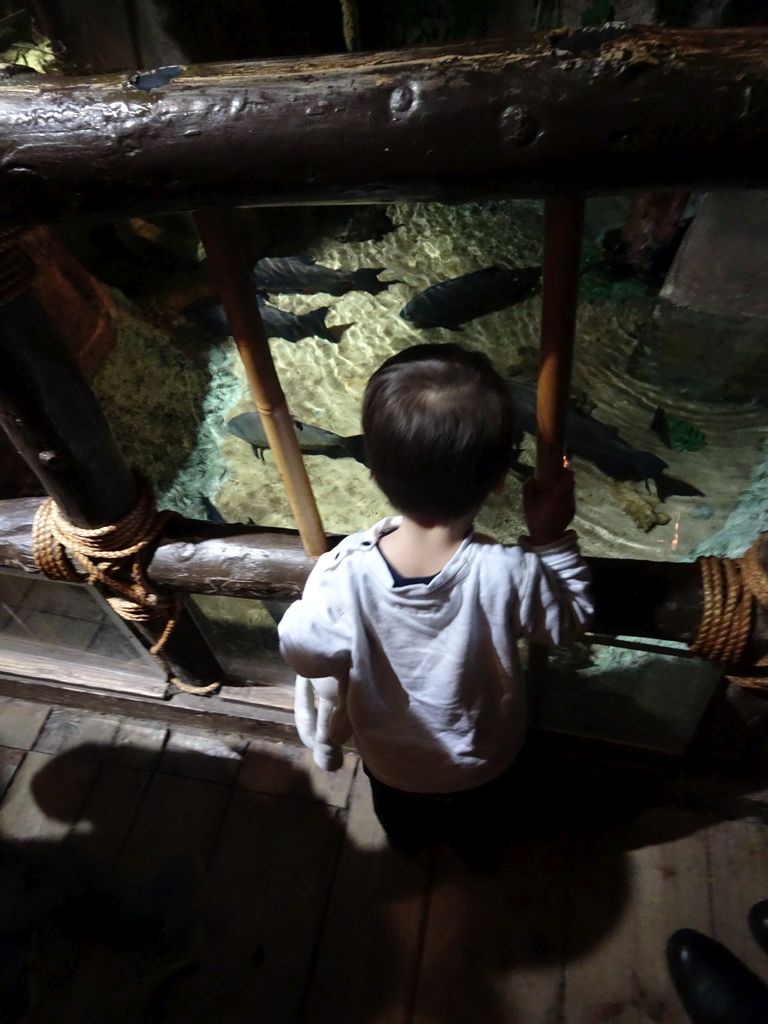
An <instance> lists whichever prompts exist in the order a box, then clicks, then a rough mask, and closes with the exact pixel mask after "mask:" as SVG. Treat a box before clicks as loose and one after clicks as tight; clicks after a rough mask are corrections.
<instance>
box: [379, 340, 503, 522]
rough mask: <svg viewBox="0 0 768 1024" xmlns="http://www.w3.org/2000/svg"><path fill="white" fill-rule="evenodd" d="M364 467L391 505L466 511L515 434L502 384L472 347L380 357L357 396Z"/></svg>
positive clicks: (485, 489)
mask: <svg viewBox="0 0 768 1024" xmlns="http://www.w3.org/2000/svg"><path fill="white" fill-rule="evenodd" d="M363 435H364V439H365V451H366V457H367V462H368V466H369V468H370V470H371V473H372V474H373V478H374V479H375V481H376V483H377V484H378V485H379V487H380V488H381V489H382V491H383V492H384V494H386V496H387V498H389V500H390V502H391V503H392V505H393V506H394V507H395V508H396V509H399V510H400V511H401V512H404V513H405V514H406V515H409V516H411V517H413V518H416V519H419V518H420V519H425V520H428V521H433V522H445V521H448V520H450V519H457V518H459V517H460V516H463V515H466V514H468V513H471V512H473V511H474V510H475V509H477V508H479V507H480V505H482V503H483V501H484V500H485V498H487V496H488V494H489V493H490V492H491V490H492V489H493V487H494V486H495V485H496V484H497V483H498V482H499V481H500V480H501V479H502V477H503V475H504V473H505V472H506V470H507V468H508V467H509V463H510V459H511V458H512V454H513V451H514V448H515V445H516V442H517V440H518V436H519V435H518V430H517V424H516V416H515V408H514V404H513V402H512V398H511V396H510V393H509V389H508V387H507V385H506V384H505V383H504V380H503V378H502V377H501V376H499V374H498V373H497V372H496V370H494V368H493V366H492V365H491V362H490V360H489V359H488V358H487V357H486V356H484V355H483V354H482V353H480V352H471V351H469V350H468V349H465V348H462V347H461V346H460V345H453V344H445V345H414V346H413V348H409V349H406V350H405V351H404V352H400V353H398V354H397V355H395V356H392V357H391V358H390V359H387V361H386V362H385V363H383V364H382V365H381V366H380V367H379V369H378V370H377V371H376V372H375V373H374V374H373V376H372V377H371V379H370V380H369V381H368V385H367V387H366V389H365V396H364V398H363Z"/></svg>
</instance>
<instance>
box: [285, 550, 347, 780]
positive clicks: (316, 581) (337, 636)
mask: <svg viewBox="0 0 768 1024" xmlns="http://www.w3.org/2000/svg"><path fill="white" fill-rule="evenodd" d="M333 564H334V563H333V562H332V561H331V560H330V559H329V558H328V556H326V555H323V556H321V558H320V559H318V562H317V565H316V566H315V568H314V569H313V570H312V572H311V573H310V575H309V578H308V580H307V583H306V585H305V587H304V594H303V596H302V598H301V600H300V601H296V602H295V603H294V604H292V605H291V606H290V607H289V608H288V610H287V611H286V613H285V615H284V616H283V618H282V619H281V620H280V624H279V626H278V633H279V636H280V651H281V653H282V655H283V657H284V658H285V660H286V661H287V662H288V664H289V665H290V666H291V667H292V668H293V669H294V670H295V671H296V672H297V673H298V676H297V678H296V691H295V697H294V719H295V722H296V730H297V732H298V734H299V737H300V739H301V741H302V743H303V744H304V745H305V746H306V747H309V749H310V750H311V751H312V753H313V757H314V760H315V763H316V764H317V765H318V766H319V767H320V768H323V769H324V770H325V771H336V770H337V769H338V768H340V767H341V763H342V750H341V745H342V743H344V742H345V741H346V740H348V739H349V737H350V735H351V727H350V724H349V718H348V716H347V710H346V691H347V680H348V676H349V664H350V636H349V631H348V629H347V621H346V618H345V615H344V610H343V608H341V607H340V606H339V604H338V601H337V600H336V596H335V588H334V585H333V584H334V580H333V573H332V571H330V569H331V566H332V565H333Z"/></svg>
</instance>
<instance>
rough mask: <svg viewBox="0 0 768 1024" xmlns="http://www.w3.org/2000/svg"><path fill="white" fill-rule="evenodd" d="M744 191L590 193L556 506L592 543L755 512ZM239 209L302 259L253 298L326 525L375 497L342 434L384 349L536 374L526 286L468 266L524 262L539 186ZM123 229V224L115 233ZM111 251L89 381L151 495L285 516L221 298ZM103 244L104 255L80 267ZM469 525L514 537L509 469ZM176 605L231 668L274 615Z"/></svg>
mask: <svg viewBox="0 0 768 1024" xmlns="http://www.w3.org/2000/svg"><path fill="white" fill-rule="evenodd" d="M750 196H752V198H750ZM755 196H756V194H754V193H753V194H750V193H729V194H727V195H725V196H724V197H720V198H718V197H713V196H703V195H694V196H693V197H687V196H681V195H680V194H678V195H677V196H674V195H669V194H666V195H663V196H655V195H650V196H639V197H634V198H629V197H603V198H598V199H592V200H589V202H588V204H587V216H586V224H585V234H584V247H583V262H582V274H581V281H580V294H579V310H578V319H577V338H576V350H575V364H574V372H573V390H572V394H573V407H572V412H571V423H570V428H569V448H570V451H571V456H572V464H573V467H574V470H575V472H576V479H577V497H578V515H577V519H576V524H575V525H576V527H577V529H578V531H579V534H580V536H581V539H582V545H583V548H584V550H585V552H587V553H589V554H592V555H602V556H614V557H622V558H624V557H631V558H651V559H657V560H669V559H690V558H692V557H695V555H697V554H699V553H704V552H714V553H727V554H735V553H738V552H739V551H741V550H743V549H744V548H745V547H746V546H747V545H748V544H749V542H750V541H751V540H752V539H753V538H754V536H755V535H756V534H757V532H758V531H759V530H760V529H761V528H765V527H766V526H768V523H766V515H767V513H766V511H765V510H766V509H768V500H766V499H767V498H768V493H767V490H768V489H767V488H766V480H768V473H767V472H766V465H768V462H766V447H765V443H766V436H767V434H766V428H767V427H768V414H767V413H766V409H765V406H764V404H763V402H762V399H761V397H760V396H761V394H762V393H763V391H764V386H763V385H764V376H765V371H766V364H765V357H764V352H765V351H768V347H767V346H766V342H768V337H766V334H767V332H766V324H768V319H767V318H768V306H767V305H766V302H767V301H768V300H766V294H767V293H768V282H766V281H765V280H763V278H761V276H760V275H761V274H762V273H764V271H763V270H762V268H763V265H764V261H762V262H761V261H760V260H755V259H754V252H755V251H756V250H755V246H756V245H759V244H761V240H762V238H764V236H765V231H766V230H768V225H765V224H764V223H763V218H764V217H765V212H764V211H761V208H760V206H759V196H758V197H757V198H755ZM750 203H751V204H752V205H751V206H750ZM755 203H757V206H755ZM763 206H765V204H763ZM242 219H243V225H244V227H245V229H246V233H247V234H248V235H249V236H250V237H251V239H252V240H253V254H254V260H256V259H257V258H260V257H262V256H264V254H265V253H267V254H268V255H275V256H280V257H281V258H282V256H283V255H284V254H286V253H301V254H302V255H304V256H306V255H309V256H311V257H312V258H313V259H314V260H315V261H316V263H317V264H318V265H319V269H318V267H315V268H310V266H309V264H306V263H304V264H293V268H294V269H293V270H292V271H291V272H292V273H295V274H296V275H297V289H296V291H295V292H286V291H285V290H284V289H283V288H282V286H281V285H280V284H279V283H277V282H275V281H272V280H271V279H270V280H265V281H263V282H262V289H263V293H264V294H263V296H262V298H263V299H264V301H265V302H266V303H267V305H266V306H265V307H264V309H265V315H266V316H267V318H268V324H269V326H268V333H269V334H270V348H271V351H272V355H273V357H274V360H275V364H276V366H277V370H278V373H279V376H280V379H281V383H282V386H283V389H284V391H285V393H286V396H287V399H288V404H289V407H290V409H291V411H292V413H293V415H294V416H295V417H296V418H297V419H298V420H300V421H301V422H302V423H303V424H304V425H305V428H306V427H307V426H311V427H316V428H320V430H321V431H323V432H324V433H322V434H320V435H316V436H315V437H314V438H313V437H311V436H310V431H309V430H307V429H304V430H303V431H301V432H300V442H301V443H302V444H303V446H304V447H305V449H307V452H306V465H307V470H308V474H309V477H310V481H311V483H312V486H313V489H314V492H315V495H316V498H317V502H318V506H319V509H320V513H321V516H322V519H323V523H324V525H325V528H326V529H327V531H328V532H329V533H340V534H344V533H350V532H353V531H356V530H359V529H362V528H364V527H366V526H368V525H369V524H370V523H372V522H374V521H375V520H377V519H378V518H380V517H382V516H383V515H385V514H387V513H388V512H389V511H390V509H389V507H388V504H387V501H386V499H385V498H384V497H383V496H382V495H381V493H380V492H379V491H378V490H377V488H376V486H375V485H374V483H373V481H372V479H371V477H370V474H369V473H368V470H367V468H366V467H365V465H364V464H363V462H362V453H361V450H360V446H359V434H360V402H361V397H362V393H363V389H364V386H365V383H366V381H367V379H368V377H369V376H370V374H371V373H372V372H373V371H374V370H375V369H376V368H377V367H378V366H379V365H380V364H381V362H382V361H383V360H384V359H386V358H387V357H388V356H390V355H392V354H393V353H395V352H398V351H401V350H402V349H405V348H407V347H408V346H410V345H413V344H416V343H419V342H422V341H455V340H458V341H460V342H461V343H462V344H464V345H466V346H468V347H471V348H475V349H479V350H481V351H483V352H485V353H486V354H487V355H488V356H489V357H490V358H491V360H492V361H493V363H494V365H495V366H496V367H497V369H498V370H499V371H500V372H501V373H502V374H504V375H505V376H507V377H508V378H509V380H510V386H511V387H512V388H513V389H518V390H517V391H516V394H517V395H518V396H523V397H524V396H525V394H526V389H527V388H530V387H531V386H532V385H533V384H534V382H535V379H536V367H537V347H538V340H539V325H540V318H541V296H540V293H539V291H538V290H537V289H536V288H524V287H522V285H520V286H516V285H515V284H514V282H513V279H512V278H509V277H507V278H504V277H502V278H500V280H503V281H505V285H504V288H505V289H506V290H504V289H502V292H503V293H500V292H499V290H498V289H496V290H495V291H494V289H493V288H491V289H490V292H488V293H485V292H482V289H481V287H480V279H477V278H471V277H468V276H467V275H472V274H475V272H477V271H482V270H485V269H488V268H492V267H500V268H505V269H506V270H509V271H513V272H514V271H519V270H521V269H523V268H527V267H536V266H538V265H539V264H540V262H541V241H542V234H543V230H542V229H543V204H542V203H540V202H537V201H528V200H527V201H491V202H477V203H464V204H455V205H442V204H439V203H433V204H425V203H396V204H392V205H390V206H387V207H383V206H382V207H378V208H377V209H372V208H358V209H354V208H352V209H335V210H334V209H330V208H324V209H319V208H318V209H312V210H309V209H307V210H303V211H301V210H290V211H261V210H254V211H247V212H243V213H242ZM131 230H132V227H131V225H128V224H125V225H122V226H121V231H122V236H121V237H123V240H124V241H125V236H126V232H127V233H128V234H130V232H131ZM189 231H190V225H189V223H188V222H186V224H185V223H184V222H182V221H177V222H173V223H172V222H171V221H169V222H168V223H167V225H166V228H165V229H164V231H159V232H156V233H154V235H153V237H154V242H153V244H154V245H157V246H159V247H160V248H162V247H163V246H164V247H165V249H166V251H167V252H174V251H177V252H181V248H180V247H179V238H180V237H181V236H183V235H184V234H185V232H186V233H187V235H188V234H189ZM164 232H165V234H164ZM174 233H175V235H174ZM145 234H146V232H145ZM174 237H175V239H176V241H175V242H174V240H173V239H174ZM683 239H685V243H684V244H683V245H682V246H681V244H680V243H681V240H683ZM144 241H146V238H144ZM131 251H133V252H134V253H135V259H134V260H133V264H132V276H131V279H130V280H128V279H127V278H126V280H125V282H124V284H123V285H121V283H120V280H117V279H115V280H112V282H111V283H112V284H113V285H115V286H117V287H121V286H122V287H124V290H125V291H126V293H127V294H129V295H130V296H131V298H132V299H133V300H134V301H135V303H136V305H134V306H132V307H130V308H127V307H126V308H123V309H122V310H121V313H120V321H119V330H118V342H117V345H116V347H115V349H114V350H113V351H112V352H110V353H109V354H108V355H107V357H106V359H105V361H104V364H103V366H102V369H101V371H100V372H99V374H98V375H97V377H96V381H95V386H96V388H97V391H98V393H99V394H100V396H101V398H102V400H103V402H104V406H105V409H106V411H107V414H108V416H109V418H110V422H111V423H112V425H113V428H114V430H115V432H116V434H117V437H118V440H119V442H120V443H121V445H122V446H123V448H124V449H125V450H126V452H127V453H128V456H129V458H130V460H131V461H132V462H133V463H134V464H135V465H137V466H138V467H140V468H142V469H143V470H144V471H145V472H146V473H147V475H148V476H149V478H150V480H151V482H152V484H153V486H154V487H155V488H156V491H157V493H158V495H159V497H160V501H161V504H164V505H166V506H169V507H172V508H175V509H178V510H179V511H180V512H182V513H184V514H185V515H191V516H195V517H205V518H209V519H213V520H217V519H221V520H225V521H227V522H238V521H240V522H255V523H258V524H260V525H264V526H273V525H274V526H288V527H292V526H293V525H294V524H293V520H292V516H291V513H290V509H289V507H288V503H287V501H286V498H285V492H284V489H283V485H282V481H281V480H280V477H279V474H278V472H277V467H276V465H275V461H274V458H273V456H272V454H271V452H269V451H268V450H266V451H265V450H264V443H263V441H262V440H261V438H260V436H259V435H260V426H259V424H258V420H257V419H256V418H255V416H254V412H253V402H252V399H251V397H250V394H249V391H248V387H247V383H246V380H245V375H244V372H243V369H242V366H241V364H240V361H239V358H238V356H237V352H236V350H235V347H234V345H233V343H232V341H231V339H229V338H228V337H227V335H226V322H225V321H224V322H223V321H222V318H221V312H220V310H217V309H216V304H215V302H213V300H203V303H202V306H201V305H200V300H199V289H198V292H197V294H193V292H194V288H190V294H189V295H188V296H187V297H186V298H185V296H184V294H183V293H182V292H183V287H182V286H178V287H176V289H175V291H168V289H167V286H166V285H165V284H164V282H165V280H166V272H165V271H164V272H163V274H162V275H159V276H158V275H157V274H155V275H154V278H153V277H152V273H151V261H146V266H145V269H146V271H147V273H144V271H141V272H139V271H138V270H137V266H136V265H135V264H136V263H140V262H141V256H140V253H141V251H142V247H141V246H134V247H132V250H131ZM188 255H189V254H188V252H187V255H186V256H185V257H184V258H185V259H187V258H188ZM199 255H201V253H200V250H198V256H199ZM178 259H179V265H181V257H178ZM104 266H105V263H104V256H103V254H102V255H101V256H100V257H98V258H97V259H96V260H95V261H94V262H93V269H94V272H95V273H97V274H98V273H99V272H100V267H102V268H103V267H104ZM322 268H327V269H326V270H325V271H324V270H323V269H322ZM323 274H324V275H325V276H324V277H323V276H322V275H323ZM697 274H698V277H697ZM302 275H304V277H305V278H306V280H303V281H301V282H299V281H298V278H300V277H301V276H302ZM118 276H119V275H118ZM342 276H343V277H344V281H343V282H342V281H341V280H340V278H341V277H342ZM178 279H179V280H181V275H179V276H178ZM448 280H453V281H456V280H458V283H457V284H456V285H455V287H456V288H457V289H458V291H457V292H454V294H453V297H452V301H453V302H454V305H453V306H452V307H451V310H450V311H447V306H446V299H445V296H443V297H442V298H435V295H434V293H432V298H433V299H434V301H435V302H436V303H437V306H440V310H442V312H441V311H440V310H438V311H437V312H435V310H434V309H432V311H431V313H429V314H428V315H423V311H422V314H415V313H414V309H413V307H411V311H410V314H409V315H408V316H403V312H404V310H405V307H406V305H407V304H409V303H413V301H414V300H417V301H419V300H418V297H419V296H420V295H422V294H423V292H424V291H425V289H427V288H429V287H431V286H433V285H436V284H438V283H441V282H446V281H448ZM137 282H140V284H141V287H140V288H139V287H138V285H137ZM710 284H711V287H710V286H709V285H710ZM715 285H716V286H715ZM164 287H165V288H166V290H165V292H164V293H163V288H164ZM462 289H463V291H462ZM457 295H458V296H459V298H458V299H457V298H456V296H457ZM163 303H166V305H165V306H163ZM441 303H442V306H441ZM456 303H458V309H457V307H456ZM158 309H163V310H164V313H163V314H161V315H160V316H158V315H157V311H158ZM180 309H181V310H182V312H181V314H179V312H178V310H180ZM144 311H147V312H148V313H149V315H144ZM443 314H444V315H443ZM452 328H459V329H460V331H461V333H457V332H456V330H453V329H452ZM528 393H530V392H528ZM518 405H519V407H520V409H521V416H522V418H523V421H524V423H523V425H524V426H525V427H526V430H527V433H526V437H525V440H524V443H523V449H522V453H521V462H522V463H523V464H524V465H527V467H528V471H529V472H530V467H531V466H532V464H533V461H534V451H535V449H534V441H533V437H532V434H531V431H532V426H533V424H532V420H531V416H530V412H529V411H528V412H526V411H525V408H524V407H525V401H523V400H522V398H521V399H520V400H519V401H518ZM243 415H245V416H246V417H247V419H246V420H239V421H237V422H236V423H235V424H233V423H232V421H233V420H234V419H235V418H236V417H238V416H243ZM310 447H311V448H312V453H310V451H309V449H310ZM523 472H524V470H523ZM477 526H478V527H479V528H480V529H481V530H483V531H485V532H488V533H490V534H492V535H494V536H496V537H497V538H498V539H499V540H501V541H504V542H510V543H514V542H515V540H516V539H517V537H518V535H519V533H520V532H521V530H522V528H523V521H522V515H521V500H520V482H519V480H518V479H516V477H515V475H513V474H510V476H509V478H508V480H507V482H506V485H505V487H504V491H503V493H502V494H501V495H492V496H491V497H490V498H489V500H488V502H487V503H486V505H485V506H484V508H483V509H482V510H481V512H480V513H479V515H478V517H477ZM235 605H239V607H238V608H237V610H235ZM197 606H198V609H199V612H200V615H201V616H202V617H203V619H204V621H205V622H206V623H207V627H206V628H207V629H208V631H209V633H210V636H211V639H212V641H213V645H214V647H216V648H217V649H218V650H220V652H221V656H222V659H223V660H224V661H225V662H226V663H228V664H229V665H230V666H231V667H232V669H233V671H235V670H236V674H238V673H239V674H240V675H244V676H245V677H247V678H250V677H251V676H252V675H253V670H252V669H251V668H249V667H248V666H247V662H248V661H249V659H252V658H254V657H257V660H260V661H261V660H263V661H264V662H265V663H266V662H269V661H270V659H272V662H271V663H272V664H276V661H275V659H276V653H275V646H274V644H275V641H274V631H273V625H270V619H269V614H268V613H265V612H264V610H263V609H260V608H259V606H258V605H256V604H254V605H253V606H250V607H249V606H245V605H243V604H242V603H241V602H235V604H232V605H231V606H230V605H228V604H227V603H226V602H224V603H218V602H217V600H216V599H207V598H206V599H201V600H199V601H198V605H197ZM270 635H271V640H269V639H267V638H268V636H270ZM606 657H607V655H606V653H605V651H604V650H596V651H595V652H593V657H592V660H593V663H594V664H595V665H597V666H600V665H602V666H603V667H604V668H605V672H606V673H607V674H606V679H615V678H617V677H616V675H615V672H614V669H615V667H616V666H615V664H614V663H613V662H611V664H610V665H609V664H608V662H607V661H606V660H605V659H606ZM641 660H642V658H641V657H640V656H638V663H639V662H640V661H641ZM687 664H689V665H690V664H691V663H687ZM238 666H239V667H238ZM625 667H626V669H627V672H629V666H625ZM622 671H623V669H622ZM653 673H655V674H656V675H658V674H659V673H658V672H657V670H656V669H655V668H654V669H653ZM267 674H268V673H267ZM630 675H631V673H630ZM704 675H705V676H706V679H703V681H702V687H704V689H708V687H709V685H710V676H709V673H704ZM590 678H592V677H590ZM627 678H629V676H627ZM585 685H586V684H585ZM589 685H590V686H591V685H592V683H590V684H589ZM617 692H618V691H617ZM662 705H663V700H662ZM660 714H661V715H662V716H663V714H664V710H663V707H662V709H661V711H660Z"/></svg>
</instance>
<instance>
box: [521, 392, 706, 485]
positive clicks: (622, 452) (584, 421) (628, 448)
mask: <svg viewBox="0 0 768 1024" xmlns="http://www.w3.org/2000/svg"><path fill="white" fill-rule="evenodd" d="M507 385H508V387H509V390H510V393H511V394H512V398H513V400H514V403H515V408H516V411H517V418H518V426H519V428H520V430H522V431H523V432H524V433H526V434H534V435H535V433H536V388H535V387H534V386H533V385H532V384H524V383H522V382H521V381H514V380H509V381H507ZM566 446H567V451H568V453H569V454H571V455H578V456H579V457H580V458H583V459H587V460H588V461H589V462H591V463H592V464H593V465H595V466H596V467H597V468H598V469H599V470H601V471H602V472H603V473H605V474H606V475H607V476H610V477H612V478H613V479H614V480H636V481H641V480H642V481H646V482H647V481H648V480H653V482H654V483H655V484H656V491H657V494H658V496H659V500H660V501H665V500H666V498H668V497H671V496H672V495H675V494H678V495H683V496H687V497H692V496H700V497H703V492H702V491H700V490H699V489H698V488H697V487H694V485H693V484H689V483H687V482H686V481H684V480H678V479H677V478H676V477H673V476H669V475H668V474H667V472H666V470H667V469H668V468H669V464H668V463H667V462H665V461H664V459H661V458H659V456H658V455H654V454H653V452H646V451H640V450H639V449H637V448H633V447H632V445H631V444H629V443H628V442H627V441H625V440H624V438H622V437H621V436H620V435H619V432H618V431H617V430H616V428H615V427H611V426H609V425H608V424H607V423H602V422H601V421H600V420H597V419H595V418H594V416H590V415H587V414H585V413H583V412H581V411H579V409H577V408H576V407H575V406H574V405H571V406H570V407H569V409H568V419H567V425H566Z"/></svg>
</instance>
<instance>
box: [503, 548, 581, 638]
mask: <svg viewBox="0 0 768 1024" xmlns="http://www.w3.org/2000/svg"><path fill="white" fill-rule="evenodd" d="M518 550H519V552H520V557H521V565H520V570H519V572H520V575H519V578H518V595H517V596H518V604H517V616H518V623H517V626H518V628H519V631H520V633H521V634H522V635H525V636H527V637H529V638H530V639H531V640H534V641H536V642H537V643H541V644H549V645H555V646H559V645H561V644H568V643H571V642H572V641H573V640H575V639H576V638H577V637H578V636H579V635H580V634H581V633H582V632H583V630H584V629H585V627H586V626H587V624H588V622H589V620H590V618H591V616H592V612H593V606H592V595H591V593H590V583H591V579H590V573H589V568H588V567H587V563H586V562H585V561H584V559H583V557H582V555H581V552H580V550H579V545H578V539H577V537H576V533H575V532H574V531H573V530H569V531H568V532H567V533H566V534H564V535H563V536H562V537H561V538H559V539H558V540H556V541H553V542H552V543H551V544H545V545H541V546H535V545H533V544H531V542H530V541H529V540H528V538H526V537H521V538H520V548H519V549H518Z"/></svg>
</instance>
